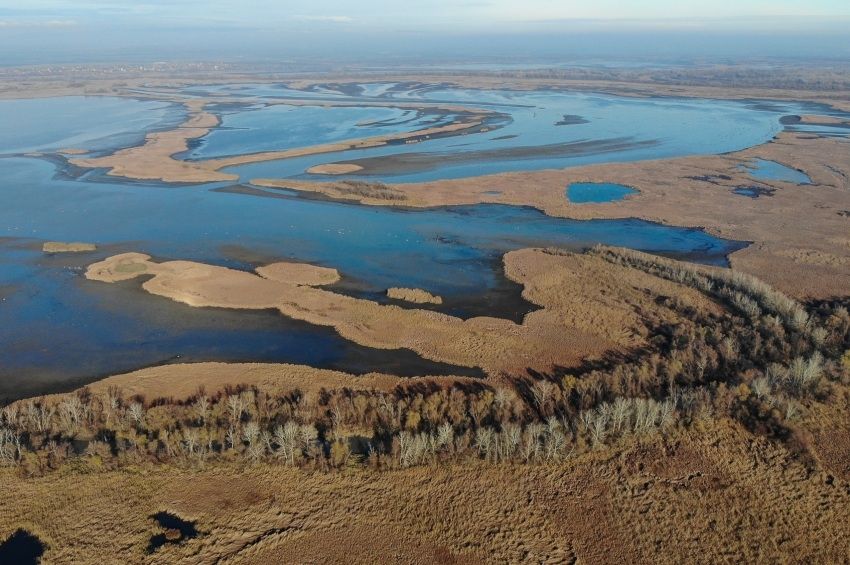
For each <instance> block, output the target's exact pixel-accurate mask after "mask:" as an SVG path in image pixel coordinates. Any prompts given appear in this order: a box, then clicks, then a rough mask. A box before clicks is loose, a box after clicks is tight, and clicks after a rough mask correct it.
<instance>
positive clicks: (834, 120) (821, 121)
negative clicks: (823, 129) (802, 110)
mask: <svg viewBox="0 0 850 565" xmlns="http://www.w3.org/2000/svg"><path fill="white" fill-rule="evenodd" d="M800 123H803V124H810V125H825V126H850V122H848V121H846V120H844V119H843V118H839V117H836V116H823V115H820V114H817V115H813V114H807V115H805V116H800Z"/></svg>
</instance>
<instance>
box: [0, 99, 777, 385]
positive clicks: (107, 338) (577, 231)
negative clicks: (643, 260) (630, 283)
mask: <svg viewBox="0 0 850 565" xmlns="http://www.w3.org/2000/svg"><path fill="white" fill-rule="evenodd" d="M193 88H195V89H196V90H197V91H198V93H199V94H210V93H214V92H216V91H217V92H218V93H219V94H222V93H224V94H226V95H227V96H228V97H229V98H233V99H238V100H242V99H244V102H243V103H241V104H233V103H228V104H222V105H220V106H218V107H217V108H216V111H217V112H219V113H220V114H221V116H222V118H223V124H222V128H219V129H216V130H214V131H213V132H212V133H211V134H210V135H208V136H206V137H205V138H204V139H202V140H200V141H199V142H198V143H197V144H196V145H195V146H193V147H192V148H191V149H190V150H189V152H188V154H189V155H188V156H189V157H190V158H198V159H203V158H211V157H214V156H221V155H227V154H233V153H241V152H253V151H262V150H269V149H285V148H288V147H293V146H296V145H310V144H315V143H325V142H329V141H338V140H340V139H345V138H347V137H348V136H351V135H353V136H357V137H362V136H363V135H364V134H365V135H372V134H378V135H380V134H384V133H387V132H391V131H404V130H406V129H408V128H409V127H410V125H411V124H414V125H415V126H416V127H419V126H427V125H429V124H432V123H441V120H443V121H444V120H448V119H451V114H450V113H448V114H440V113H435V112H434V111H433V108H430V107H425V106H427V105H423V107H425V108H424V110H421V111H419V110H416V109H410V108H386V107H378V106H375V105H369V104H366V105H365V106H363V107H351V108H321V107H319V106H312V105H311V106H299V107H290V106H275V105H266V104H265V102H268V101H267V100H266V101H264V100H263V97H268V96H279V95H280V93H281V91H286V92H291V94H286V95H287V96H288V95H291V96H293V97H294V96H300V97H305V96H308V97H313V98H315V99H317V100H322V101H323V102H324V101H326V100H328V99H330V100H334V99H346V100H348V101H349V102H350V101H351V100H352V99H356V98H358V97H365V98H367V99H374V100H381V101H384V102H386V101H387V100H396V99H397V100H424V99H426V98H427V99H428V100H448V101H455V102H464V103H471V104H472V103H474V104H472V105H476V104H480V105H484V106H487V107H489V108H493V109H496V110H497V111H498V112H500V118H499V120H498V121H497V122H495V123H494V124H493V126H494V128H495V129H493V130H492V131H488V132H481V133H475V134H470V135H463V136H456V137H451V138H443V139H432V140H429V141H426V142H423V143H420V144H416V145H411V146H408V145H395V146H391V147H384V148H379V149H376V150H366V151H351V152H341V153H338V154H334V155H324V156H318V157H311V158H303V159H292V160H285V161H277V162H272V163H262V164H257V165H251V166H245V167H239V168H237V170H238V171H239V172H240V174H241V175H242V177H243V178H245V179H248V178H256V177H276V176H278V177H299V176H303V175H304V171H305V170H306V168H307V167H309V166H311V165H312V164H317V163H322V162H328V161H336V160H347V159H349V158H354V157H355V156H356V157H358V158H360V157H374V156H380V155H390V154H417V153H421V152H423V151H426V152H430V153H431V155H429V156H428V159H426V161H427V162H426V161H414V162H413V163H412V164H411V163H404V164H403V165H404V166H403V167H401V169H402V170H390V171H389V172H387V173H386V174H385V175H384V174H381V175H374V176H376V177H377V178H382V179H387V180H405V181H406V180H423V179H430V178H450V177H455V176H464V175H469V174H483V173H488V172H498V171H502V170H524V169H534V168H540V167H545V166H567V165H570V164H582V163H586V162H597V161H619V160H628V159H635V158H658V157H661V156H672V155H679V154H684V153H688V152H708V153H716V152H722V151H728V150H731V149H733V148H741V147H744V146H746V145H751V144H754V143H759V142H761V141H764V140H765V139H767V138H769V137H770V136H772V135H773V134H775V133H776V132H777V131H779V129H780V128H781V124H779V117H780V116H781V115H782V113H783V112H785V111H786V110H788V108H786V107H782V108H779V109H776V108H773V107H771V108H770V109H763V108H759V107H755V106H754V105H752V104H743V103H732V102H728V103H727V102H722V103H719V102H712V101H687V102H683V101H679V100H675V99H665V100H622V99H618V98H615V97H609V96H602V95H590V94H565V93H554V92H547V93H508V92H481V91H452V90H447V89H444V88H431V87H427V88H426V87H421V86H417V87H412V90H410V91H405V90H404V89H401V88H400V87H399V86H398V85H395V84H393V83H386V84H374V85H370V86H367V87H364V88H363V89H361V90H359V91H357V92H356V93H354V94H352V93H350V92H342V91H340V90H335V88H334V87H331V86H328V87H326V88H318V89H316V90H315V91H311V92H310V93H304V92H301V91H288V90H287V89H286V88H285V87H279V86H275V85H264V86H262V87H259V86H258V87H256V88H255V87H252V86H250V85H249V86H245V85H240V86H226V87H225V86H222V87H208V89H204V88H202V87H193ZM258 90H259V91H261V93H258ZM284 97H285V96H284ZM370 97H371V98H370ZM564 115H571V116H581V117H582V118H583V119H584V120H586V121H587V123H574V124H573V125H561V126H557V125H555V124H556V123H557V122H559V121H563V118H564ZM182 117H183V110H182V109H181V107H180V106H177V105H173V104H170V103H165V102H156V101H138V100H133V99H129V98H97V97H71V98H61V99H44V100H32V101H20V102H19V101H0V118H2V119H4V120H5V119H8V120H10V122H4V124H5V123H15V124H17V125H18V127H24V126H29V127H28V128H24V129H25V130H26V131H25V132H24V133H22V134H20V135H16V134H15V133H14V132H10V131H9V130H7V129H5V128H4V129H3V130H2V132H0V155H10V154H20V153H24V152H31V151H48V152H49V151H55V150H58V149H60V148H65V147H81V148H85V149H88V150H91V151H95V152H107V151H111V150H115V149H118V148H120V147H125V146H127V145H132V144H135V143H139V142H140V141H141V140H142V139H143V136H144V135H145V133H146V132H148V131H152V130H157V129H163V128H167V127H170V126H171V125H173V124H175V123H178V122H179V121H180V120H181V119H182ZM575 121H576V122H578V121H579V120H575ZM693 131H699V132H700V135H696V136H695V135H692V134H693ZM511 135H514V136H516V137H509V138H507V139H506V138H505V136H511ZM612 139H614V140H622V139H626V140H629V141H624V142H620V141H617V142H611V141H610V140H612ZM600 140H602V141H603V142H604V143H603V144H602V145H599V144H596V145H593V144H594V143H595V142H598V141H600ZM605 140H608V141H605ZM640 142H643V144H641V143H640ZM565 143H566V144H583V143H584V144H588V143H589V144H590V145H587V147H585V148H584V149H581V150H577V149H576V146H575V145H574V146H572V148H567V149H563V151H566V152H567V153H563V151H562V150H561V149H558V151H562V152H561V153H558V151H556V152H555V153H557V154H551V152H550V154H546V155H544V156H542V157H540V156H537V157H535V156H533V155H528V154H526V155H522V156H519V155H518V154H516V153H507V154H506V153H497V154H495V155H494V154H493V153H492V151H493V150H500V149H503V148H507V149H508V150H509V151H517V150H522V149H523V148H525V147H545V146H550V145H553V144H565ZM434 155H437V156H438V157H439V159H437V161H440V162H437V163H436V164H434V162H433V161H434V160H433V159H431V157H433V156H434ZM453 155H461V157H460V158H454V160H453V159H452V158H447V157H446V156H453ZM429 160H430V161H429ZM57 163H58V164H57ZM395 166H396V165H393V167H395ZM391 168H392V167H391ZM252 191H254V192H256V194H248V192H252ZM46 240H58V241H86V242H93V243H96V244H98V246H99V250H98V251H97V252H96V253H92V254H81V255H70V254H64V255H63V254H58V255H45V254H43V253H42V252H41V251H40V247H41V243H42V242H43V241H46ZM598 242H602V243H608V244H613V245H623V246H627V247H631V248H636V249H643V250H647V251H651V252H657V253H662V254H666V255H669V256H674V257H682V258H687V259H690V260H696V261H703V262H706V263H713V264H725V257H726V255H727V254H728V253H730V252H732V251H734V250H736V249H739V248H741V247H742V246H743V244H741V243H737V242H730V241H725V240H722V239H719V238H715V237H712V236H709V235H707V234H706V233H704V232H701V231H699V230H692V229H683V228H675V227H665V226H660V225H657V224H652V223H649V222H643V221H639V220H605V221H602V220H600V221H585V222H582V221H571V220H563V219H556V218H549V217H546V216H544V215H543V214H541V213H539V212H537V211H535V210H531V209H526V208H519V207H509V206H495V205H486V206H465V207H456V208H447V209H431V210H416V211H408V210H400V209H388V208H376V207H365V206H359V205H356V204H348V203H345V204H343V203H335V202H328V201H322V200H315V199H310V198H307V197H299V196H298V195H293V194H291V193H290V194H287V193H284V192H280V191H271V190H265V191H264V190H257V189H255V188H252V187H245V186H236V187H234V186H230V185H228V184H222V183H219V184H206V185H196V186H172V185H167V184H163V183H148V182H123V181H121V180H120V179H114V178H110V177H105V176H103V174H102V172H101V171H88V172H84V173H83V174H81V175H78V172H76V171H74V170H73V169H71V170H68V171H66V170H64V168H63V166H62V165H61V162H58V161H56V160H55V159H53V160H48V159H36V158H23V157H10V158H0V321H1V322H2V323H0V360H2V362H0V398H2V397H9V396H22V395H25V394H29V393H31V392H33V391H36V390H53V389H56V388H69V387H72V386H75V385H76V384H78V383H79V382H80V379H91V378H93V377H96V376H99V375H105V374H110V373H115V372H120V371H128V370H132V369H135V368H138V367H141V366H145V365H151V364H157V363H163V362H168V361H173V360H181V361H190V360H241V361H247V360H255V361H278V362H281V361H289V362H296V363H307V364H312V365H316V366H321V367H332V368H339V369H345V370H350V371H355V372H365V371H369V370H385V371H392V372H399V373H401V374H423V373H440V372H455V371H457V369H456V368H451V367H446V366H443V365H439V364H433V363H430V362H427V361H424V360H421V359H420V358H418V356H416V355H415V354H413V353H412V352H404V351H401V352H386V351H375V350H370V349H368V348H364V347H359V346H356V345H353V344H351V343H350V342H347V341H345V340H343V339H341V338H340V337H339V336H337V335H336V334H335V333H334V332H333V331H332V330H330V329H328V328H317V327H314V326H310V325H308V324H304V323H300V322H294V321H291V320H287V319H286V318H284V317H282V316H280V315H278V314H275V313H273V312H242V311H228V310H221V309H203V308H202V309H198V308H191V307H189V306H185V305H181V304H177V303H174V302H172V301H169V300H166V299H163V298H159V297H155V296H150V295H148V294H146V293H144V292H143V291H141V290H140V288H139V287H140V284H139V281H128V282H127V283H122V284H116V285H108V284H103V283H96V282H92V281H87V280H85V278H84V277H83V276H82V273H83V271H84V268H85V266H86V265H88V264H90V263H92V262H94V261H96V260H99V259H101V258H104V257H107V256H109V255H112V254H115V253H119V252H124V251H141V252H146V253H150V254H152V255H154V256H155V257H156V258H159V259H176V258H179V259H188V260H195V261H203V262H207V263H213V264H219V265H225V266H229V267H232V268H240V269H252V268H254V267H255V266H257V265H259V264H264V263H268V262H272V261H275V260H281V259H294V260H299V261H307V262H311V263H315V264H320V265H327V266H331V267H335V268H338V269H339V270H340V271H341V273H342V275H343V281H342V282H341V283H340V284H339V285H337V287H336V288H337V290H338V291H339V292H345V293H349V294H352V295H356V296H361V297H365V298H369V299H373V300H386V298H385V296H384V293H385V290H386V288H388V287H390V286H408V287H418V288H423V289H425V290H427V291H429V292H432V293H434V294H439V295H441V296H443V297H444V298H445V303H444V305H443V306H442V307H440V309H441V310H442V311H446V312H449V313H452V314H456V315H459V316H464V317H468V316H474V315H481V314H487V313H489V314H492V315H498V316H503V317H508V318H511V319H516V320H518V319H520V318H521V316H522V315H523V314H524V313H526V312H527V311H528V310H529V308H530V306H529V305H528V304H526V303H524V302H523V301H522V300H521V298H520V297H519V290H520V289H519V288H518V287H517V286H516V285H514V284H512V283H510V282H509V281H506V280H505V279H504V277H503V276H502V274H501V261H500V259H501V256H502V254H503V253H504V252H506V251H507V250H511V249H518V248H522V247H528V246H561V247H565V248H570V249H581V248H583V247H586V246H589V245H593V244H594V243H598Z"/></svg>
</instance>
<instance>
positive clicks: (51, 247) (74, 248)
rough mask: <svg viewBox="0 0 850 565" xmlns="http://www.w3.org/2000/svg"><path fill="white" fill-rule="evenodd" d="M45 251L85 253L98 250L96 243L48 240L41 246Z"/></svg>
mask: <svg viewBox="0 0 850 565" xmlns="http://www.w3.org/2000/svg"><path fill="white" fill-rule="evenodd" d="M41 250H42V251H44V252H45V253H85V252H89V251H97V246H96V245H95V244H94V243H81V242H68V243H65V242H61V241H47V242H45V243H44V245H42V246H41Z"/></svg>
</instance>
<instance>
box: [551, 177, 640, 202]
mask: <svg viewBox="0 0 850 565" xmlns="http://www.w3.org/2000/svg"><path fill="white" fill-rule="evenodd" d="M637 192H638V191H637V190H635V189H633V188H631V187H628V186H625V185H622V184H613V183H602V182H576V183H573V184H571V185H570V186H568V187H567V199H568V200H569V201H570V202H572V203H573V204H586V203H591V202H595V203H598V202H616V201H617V200H622V199H623V198H625V197H626V196H628V195H629V194H637Z"/></svg>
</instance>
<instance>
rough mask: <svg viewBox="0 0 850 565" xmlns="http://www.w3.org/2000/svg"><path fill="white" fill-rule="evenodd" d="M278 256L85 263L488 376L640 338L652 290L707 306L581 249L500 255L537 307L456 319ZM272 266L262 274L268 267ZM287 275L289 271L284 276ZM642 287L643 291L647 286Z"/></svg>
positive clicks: (175, 292)
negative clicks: (365, 293)
mask: <svg viewBox="0 0 850 565" xmlns="http://www.w3.org/2000/svg"><path fill="white" fill-rule="evenodd" d="M290 265H291V264H288V263H287V264H285V266H283V267H281V266H280V265H279V264H272V265H269V266H267V267H261V268H260V269H258V270H257V274H253V273H248V272H244V271H236V270H232V269H227V268H224V267H216V266H211V265H205V264H201V263H194V262H188V261H169V262H164V263H156V262H154V261H152V260H151V259H150V257H149V256H147V255H143V254H139V253H127V254H122V255H116V256H114V257H111V258H109V259H107V260H105V261H102V262H99V263H96V264H93V265H91V266H90V267H89V269H88V271H87V272H86V277H87V278H89V279H91V280H97V281H104V282H116V281H122V280H129V279H132V278H135V277H137V276H140V275H145V276H148V275H150V276H152V278H150V279H149V280H147V281H145V282H144V284H143V285H142V286H143V288H144V289H145V290H146V291H148V292H150V293H152V294H156V295H159V296H164V297H167V298H170V299H172V300H175V301H178V302H183V303H185V304H188V305H190V306H196V307H219V308H239V309H270V308H275V309H277V310H279V311H280V312H281V313H282V314H283V315H285V316H288V317H290V318H294V319H298V320H303V321H306V322H309V323H312V324H316V325H322V326H330V327H333V328H334V329H335V330H336V331H337V332H338V333H339V334H340V335H341V336H342V337H344V338H346V339H348V340H350V341H353V342H355V343H358V344H360V345H364V346H367V347H374V348H376V349H398V348H408V349H412V350H413V351H415V352H416V353H418V354H419V355H421V356H422V357H424V358H426V359H430V360H433V361H442V362H446V363H452V364H455V365H460V366H465V367H481V368H482V369H484V370H485V371H486V372H487V373H488V374H490V375H496V374H499V373H503V372H504V373H512V374H522V373H523V372H524V371H525V370H526V369H534V370H537V371H551V370H552V369H553V368H555V367H567V366H573V365H576V364H578V363H580V362H582V361H583V360H585V359H587V358H592V357H598V356H601V355H603V354H604V353H606V352H609V351H612V350H617V351H620V352H627V351H629V350H630V349H632V348H635V347H639V346H641V345H642V344H644V343H645V341H644V340H645V335H646V331H647V330H646V325H645V320H644V319H643V317H642V314H641V311H642V309H645V310H646V311H650V310H654V311H660V312H661V316H662V317H664V316H668V317H671V318H673V319H675V318H676V316H675V315H674V314H673V313H672V311H668V310H666V309H665V308H664V307H663V306H659V305H657V304H655V302H654V301H653V299H652V294H653V292H654V293H657V294H658V295H665V296H669V295H671V294H678V295H681V296H682V297H683V299H684V300H686V301H688V302H690V303H693V304H694V305H695V307H697V308H702V309H711V308H716V305H714V303H712V302H710V301H707V300H706V299H705V298H704V297H703V296H702V295H700V294H699V293H697V292H695V291H692V290H691V289H688V288H685V287H679V286H678V285H675V284H673V283H669V282H667V281H663V280H660V279H657V278H655V277H652V276H649V275H646V274H644V273H641V272H637V271H634V270H631V269H627V268H625V267H618V266H614V265H611V264H609V263H607V262H605V261H604V260H602V259H599V258H595V257H590V256H586V255H575V254H560V253H549V252H546V251H543V250H535V249H525V250H521V251H515V252H511V253H508V254H507V255H506V256H505V274H506V275H507V277H508V278H510V279H511V280H513V281H515V282H518V283H520V284H522V285H523V286H524V291H523V297H525V298H526V299H527V300H528V301H530V302H532V303H534V304H537V305H538V306H540V307H541V309H540V310H536V311H534V312H532V313H530V314H528V315H527V316H526V317H525V319H524V320H523V322H522V324H516V323H514V322H511V321H509V320H504V319H500V318H492V317H477V318H471V319H468V320H463V319H460V318H456V317H453V316H449V315H446V314H442V313H439V312H434V311H430V310H419V309H406V308H400V307H398V306H393V305H381V304H378V303H375V302H372V301H369V300H363V299H358V298H352V297H349V296H345V295H341V294H337V293H335V292H331V291H328V290H325V289H322V288H318V287H317V285H316V283H317V282H318V283H320V284H326V283H327V282H331V281H332V279H333V276H332V275H330V274H329V273H328V272H327V270H326V269H324V268H319V269H318V270H315V271H314V272H312V273H311V271H312V270H313V269H316V268H314V267H310V266H309V265H304V266H303V267H302V268H301V269H300V270H299V271H297V272H296V271H294V270H293V268H292V267H291V266H290ZM270 274H271V276H269V275H270ZM288 275H293V276H292V278H288ZM647 289H650V292H649V293H648V292H647Z"/></svg>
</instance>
